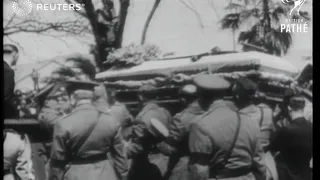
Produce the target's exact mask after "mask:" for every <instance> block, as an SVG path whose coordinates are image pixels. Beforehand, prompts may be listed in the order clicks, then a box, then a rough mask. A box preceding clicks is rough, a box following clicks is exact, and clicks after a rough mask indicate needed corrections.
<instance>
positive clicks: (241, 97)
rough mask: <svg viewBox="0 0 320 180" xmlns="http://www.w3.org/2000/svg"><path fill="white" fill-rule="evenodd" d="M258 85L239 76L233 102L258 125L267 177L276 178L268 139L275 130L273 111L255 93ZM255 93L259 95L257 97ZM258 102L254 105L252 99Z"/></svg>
mask: <svg viewBox="0 0 320 180" xmlns="http://www.w3.org/2000/svg"><path fill="white" fill-rule="evenodd" d="M257 91H258V85H257V84H256V83H254V82H253V81H251V80H250V79H248V78H240V79H238V80H237V81H236V83H235V85H234V86H233V93H234V96H235V102H236V104H237V106H238V108H239V109H240V112H241V113H244V114H248V115H250V116H251V119H252V120H253V121H254V123H258V125H259V127H260V134H259V138H260V146H261V148H262V150H263V152H264V156H263V157H264V158H263V159H264V161H265V165H266V167H267V170H268V171H267V173H266V175H267V179H273V180H276V179H278V174H277V170H276V165H275V162H274V159H273V157H272V155H271V154H270V153H269V144H270V139H271V137H272V135H273V133H274V131H275V127H274V124H273V111H272V109H271V108H270V107H269V106H268V105H267V104H266V103H264V102H263V101H264V99H263V95H262V93H257ZM256 95H258V96H260V97H258V98H259V99H257V97H256ZM258 100H259V102H260V104H258V105H255V104H254V101H258Z"/></svg>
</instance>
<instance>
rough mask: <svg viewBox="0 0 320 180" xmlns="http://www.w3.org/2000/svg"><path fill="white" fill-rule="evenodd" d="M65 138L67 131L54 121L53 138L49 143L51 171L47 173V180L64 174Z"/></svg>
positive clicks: (58, 179)
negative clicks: (50, 143)
mask: <svg viewBox="0 0 320 180" xmlns="http://www.w3.org/2000/svg"><path fill="white" fill-rule="evenodd" d="M67 138H68V133H67V131H66V130H65V129H64V128H63V127H62V126H61V125H60V124H59V123H56V124H55V127H54V133H53V140H52V145H51V161H50V163H51V164H50V166H51V171H50V175H49V180H60V179H62V177H63V175H64V174H63V173H64V167H65V165H66V164H67V154H66V141H67Z"/></svg>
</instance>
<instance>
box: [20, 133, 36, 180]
mask: <svg viewBox="0 0 320 180" xmlns="http://www.w3.org/2000/svg"><path fill="white" fill-rule="evenodd" d="M31 156H32V151H31V145H30V142H29V139H28V137H27V136H26V135H24V139H23V140H22V141H21V147H20V153H19V155H18V158H17V164H16V167H15V172H16V173H17V175H18V176H19V178H20V179H22V180H34V179H35V176H34V171H33V167H32V166H33V164H32V158H31Z"/></svg>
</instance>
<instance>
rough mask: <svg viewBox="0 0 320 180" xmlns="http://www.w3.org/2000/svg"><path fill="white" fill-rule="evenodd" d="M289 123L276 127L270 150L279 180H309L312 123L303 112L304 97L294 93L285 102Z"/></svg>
mask: <svg viewBox="0 0 320 180" xmlns="http://www.w3.org/2000/svg"><path fill="white" fill-rule="evenodd" d="M287 106H288V114H289V116H290V119H289V124H287V125H285V126H283V127H279V128H277V131H276V134H275V136H274V139H273V141H272V142H271V144H270V150H271V151H273V152H279V155H277V156H276V157H275V160H276V163H277V170H278V174H279V179H280V180H311V179H312V170H311V168H310V161H311V159H312V146H313V137H312V136H313V135H312V123H311V122H309V121H307V120H306V119H305V117H304V114H303V109H304V107H305V99H304V98H303V97H302V96H300V95H296V94H294V95H293V96H291V97H290V98H289V100H288V102H287Z"/></svg>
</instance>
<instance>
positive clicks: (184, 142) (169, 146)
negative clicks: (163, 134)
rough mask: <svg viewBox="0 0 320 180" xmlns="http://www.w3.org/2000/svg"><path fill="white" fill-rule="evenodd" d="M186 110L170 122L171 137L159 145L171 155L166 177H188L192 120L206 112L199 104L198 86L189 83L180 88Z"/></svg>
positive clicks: (163, 151)
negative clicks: (189, 138) (189, 139)
mask: <svg viewBox="0 0 320 180" xmlns="http://www.w3.org/2000/svg"><path fill="white" fill-rule="evenodd" d="M179 95H180V98H181V101H182V103H183V105H184V107H183V108H184V110H183V111H182V112H180V113H177V114H176V115H175V116H174V117H173V119H172V121H171V122H170V123H169V137H168V138H167V139H166V140H165V141H163V142H161V143H160V144H159V145H158V148H159V150H160V151H161V152H162V153H163V154H165V155H167V156H169V157H170V159H169V164H168V170H167V173H166V175H165V179H170V180H179V179H187V173H186V172H187V167H188V161H189V157H188V154H189V153H188V135H189V128H190V124H191V122H192V121H193V120H194V119H196V117H197V116H199V115H201V114H203V113H204V111H203V109H202V108H201V107H200V105H199V101H198V96H197V87H196V86H195V85H193V84H187V85H185V86H183V87H182V88H181V89H180V93H179Z"/></svg>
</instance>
